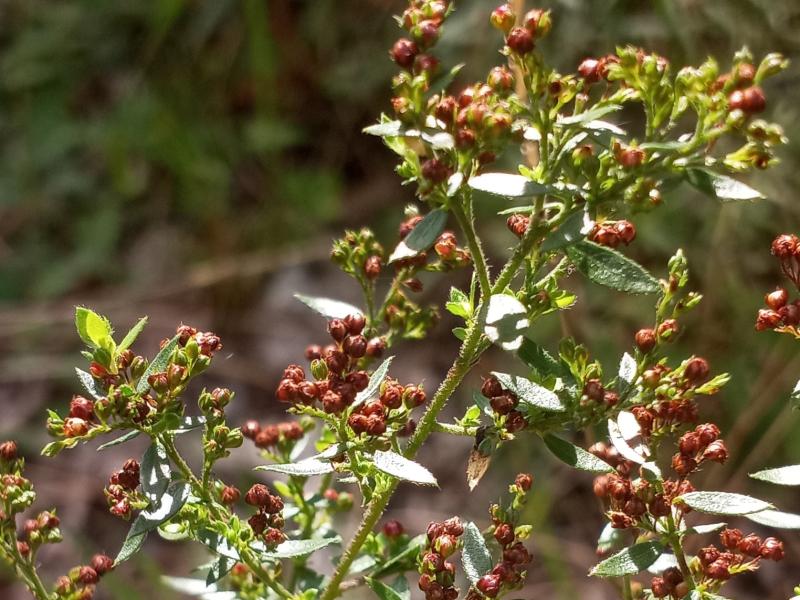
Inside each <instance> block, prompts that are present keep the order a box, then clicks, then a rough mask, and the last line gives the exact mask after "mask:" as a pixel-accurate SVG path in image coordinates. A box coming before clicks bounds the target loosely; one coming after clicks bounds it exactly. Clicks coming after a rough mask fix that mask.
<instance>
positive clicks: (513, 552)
mask: <svg viewBox="0 0 800 600" xmlns="http://www.w3.org/2000/svg"><path fill="white" fill-rule="evenodd" d="M503 560H504V561H506V562H510V563H511V564H514V565H526V564H528V563H529V562H531V555H530V553H529V552H528V549H527V548H525V546H523V545H522V542H517V543H516V544H514V545H513V546H510V547H508V548H506V549H505V550H503Z"/></svg>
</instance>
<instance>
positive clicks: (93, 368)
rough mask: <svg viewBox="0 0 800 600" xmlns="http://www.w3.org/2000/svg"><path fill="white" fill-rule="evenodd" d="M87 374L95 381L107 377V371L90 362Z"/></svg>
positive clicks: (96, 363) (99, 365) (98, 364)
mask: <svg viewBox="0 0 800 600" xmlns="http://www.w3.org/2000/svg"><path fill="white" fill-rule="evenodd" d="M89 373H90V374H91V376H92V377H94V378H95V379H102V378H103V377H106V376H107V375H108V369H106V368H105V367H104V366H103V365H101V364H100V363H98V362H92V363H90V364H89Z"/></svg>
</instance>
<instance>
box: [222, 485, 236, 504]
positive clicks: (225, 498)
mask: <svg viewBox="0 0 800 600" xmlns="http://www.w3.org/2000/svg"><path fill="white" fill-rule="evenodd" d="M239 496H240V493H239V490H238V489H236V488H235V487H233V486H232V485H226V486H225V487H224V488H222V492H221V493H220V500H222V503H223V504H227V505H230V504H236V503H237V502H238V501H239Z"/></svg>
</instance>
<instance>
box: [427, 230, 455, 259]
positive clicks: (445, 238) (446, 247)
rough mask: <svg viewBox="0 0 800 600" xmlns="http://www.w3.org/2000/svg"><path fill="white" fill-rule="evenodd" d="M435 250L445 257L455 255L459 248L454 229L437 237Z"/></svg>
mask: <svg viewBox="0 0 800 600" xmlns="http://www.w3.org/2000/svg"><path fill="white" fill-rule="evenodd" d="M433 247H434V250H435V251H436V254H438V255H439V256H440V257H442V258H443V259H448V258H451V257H452V256H453V254H454V253H455V251H456V248H458V243H457V241H456V236H455V234H454V233H453V232H452V231H445V232H443V233H442V234H441V235H440V236H439V237H438V238H437V239H436V243H435V244H434V246H433Z"/></svg>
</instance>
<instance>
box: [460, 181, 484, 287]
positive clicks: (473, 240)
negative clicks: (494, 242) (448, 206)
mask: <svg viewBox="0 0 800 600" xmlns="http://www.w3.org/2000/svg"><path fill="white" fill-rule="evenodd" d="M471 201H472V200H471V197H470V196H469V195H468V194H466V193H465V194H464V202H465V203H469V202H471ZM471 212H472V211H470V213H471ZM453 214H454V215H455V217H456V220H457V221H458V225H459V227H461V231H463V232H464V235H465V236H466V237H467V246H468V247H469V249H470V252H471V253H472V260H473V263H474V265H475V273H476V274H477V275H478V283H479V284H480V286H481V295H482V296H483V298H484V300H485V299H486V298H488V297H489V295H490V294H491V288H492V286H491V284H490V283H489V268H488V267H487V266H486V256H484V253H483V246H481V243H480V240H479V239H478V236H477V235H476V234H475V223H474V221H473V220H472V218H471V217H468V216H467V213H466V211H465V210H464V207H463V206H462V205H461V204H460V203H459V202H455V203H454V206H453Z"/></svg>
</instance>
